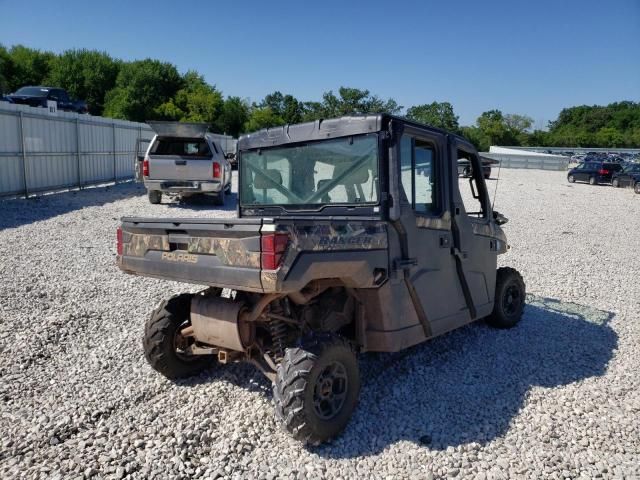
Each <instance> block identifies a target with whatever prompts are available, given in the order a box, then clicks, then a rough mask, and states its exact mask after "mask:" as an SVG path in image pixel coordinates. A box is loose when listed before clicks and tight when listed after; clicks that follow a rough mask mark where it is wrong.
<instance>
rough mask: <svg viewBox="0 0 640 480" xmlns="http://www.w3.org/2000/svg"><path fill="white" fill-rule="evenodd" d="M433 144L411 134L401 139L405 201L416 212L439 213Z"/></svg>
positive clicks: (401, 173) (401, 176)
mask: <svg viewBox="0 0 640 480" xmlns="http://www.w3.org/2000/svg"><path fill="white" fill-rule="evenodd" d="M434 151H435V150H434V146H433V144H431V143H429V142H426V141H424V140H421V139H419V138H415V137H412V136H409V135H403V136H402V138H401V140H400V182H401V184H402V188H403V190H404V192H405V196H406V200H405V199H403V202H404V203H408V204H410V205H411V207H412V208H413V210H414V211H415V212H416V213H422V214H426V215H431V214H435V213H437V201H436V199H437V197H436V183H435V171H434V158H435V155H434Z"/></svg>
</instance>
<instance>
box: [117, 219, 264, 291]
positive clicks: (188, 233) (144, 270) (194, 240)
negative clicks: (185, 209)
mask: <svg viewBox="0 0 640 480" xmlns="http://www.w3.org/2000/svg"><path fill="white" fill-rule="evenodd" d="M261 226H262V219H260V218H255V219H254V218H252V219H238V218H228V219H222V218H221V219H208V220H205V219H166V218H157V219H156V218H123V219H122V227H121V228H122V253H121V255H119V256H118V265H119V267H120V268H121V269H122V270H124V271H126V272H128V273H134V274H139V275H145V276H151V277H161V278H165V279H171V280H177V281H182V282H188V283H197V284H204V285H212V286H219V287H228V288H236V287H242V289H243V290H250V291H256V292H259V291H262V284H261V281H260V228H261Z"/></svg>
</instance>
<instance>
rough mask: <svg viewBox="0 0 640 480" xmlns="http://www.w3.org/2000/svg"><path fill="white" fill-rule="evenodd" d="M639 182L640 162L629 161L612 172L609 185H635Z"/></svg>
mask: <svg viewBox="0 0 640 480" xmlns="http://www.w3.org/2000/svg"><path fill="white" fill-rule="evenodd" d="M639 182H640V164H638V163H629V164H627V165H625V167H624V168H623V169H622V170H621V171H619V172H616V173H614V174H613V176H612V177H611V185H613V186H614V187H636V185H637V184H638V183H639Z"/></svg>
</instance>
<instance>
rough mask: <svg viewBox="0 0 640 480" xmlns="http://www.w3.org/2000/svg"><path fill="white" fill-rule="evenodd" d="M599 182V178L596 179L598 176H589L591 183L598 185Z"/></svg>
mask: <svg viewBox="0 0 640 480" xmlns="http://www.w3.org/2000/svg"><path fill="white" fill-rule="evenodd" d="M597 184H598V180H597V179H596V177H589V185H597Z"/></svg>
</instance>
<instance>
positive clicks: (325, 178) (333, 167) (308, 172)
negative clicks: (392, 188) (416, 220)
mask: <svg viewBox="0 0 640 480" xmlns="http://www.w3.org/2000/svg"><path fill="white" fill-rule="evenodd" d="M241 164H242V187H241V189H240V202H241V204H242V205H286V206H293V207H294V208H295V207H296V206H297V207H299V208H302V207H305V206H310V205H311V206H318V205H339V204H358V205H363V204H375V203H377V202H378V195H379V193H378V137H377V135H376V134H369V135H358V136H354V137H346V138H338V139H335V140H321V141H317V142H311V143H307V144H297V145H295V146H289V147H274V148H268V149H261V150H257V151H248V152H243V153H242V163H241Z"/></svg>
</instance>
